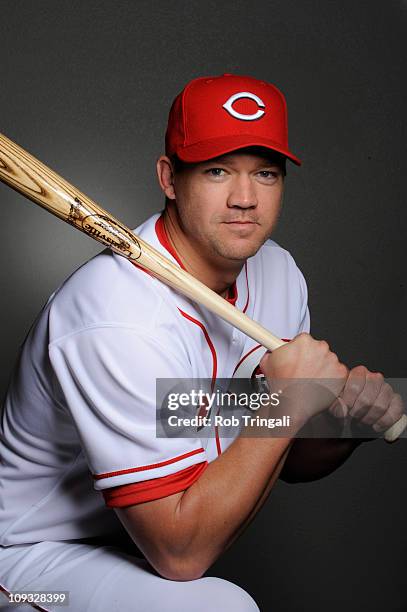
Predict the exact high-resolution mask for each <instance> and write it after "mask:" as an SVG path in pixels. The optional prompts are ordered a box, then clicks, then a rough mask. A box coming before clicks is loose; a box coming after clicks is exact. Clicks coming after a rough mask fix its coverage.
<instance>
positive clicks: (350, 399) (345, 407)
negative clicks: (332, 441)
mask: <svg viewBox="0 0 407 612" xmlns="http://www.w3.org/2000/svg"><path fill="white" fill-rule="evenodd" d="M329 412H330V413H331V414H332V415H333V416H335V417H337V418H344V417H346V416H347V415H350V416H351V417H352V418H353V419H356V420H357V421H360V422H361V423H363V424H365V425H370V426H371V427H372V428H373V429H374V431H376V432H381V431H386V430H387V429H388V428H389V427H391V426H392V425H393V423H395V422H396V421H398V420H399V418H400V417H401V415H402V414H403V413H404V407H403V401H402V399H401V396H400V395H399V394H398V393H395V392H394V391H393V389H392V387H391V386H390V385H389V383H387V382H386V381H385V380H384V376H383V374H381V373H380V372H370V371H369V370H368V369H367V368H366V367H365V366H362V365H360V366H356V367H355V368H353V369H352V370H350V371H349V374H348V378H347V381H346V383H345V386H344V388H343V389H342V392H341V394H340V395H339V397H338V399H337V400H336V401H335V402H334V403H333V404H332V406H331V407H330V408H329Z"/></svg>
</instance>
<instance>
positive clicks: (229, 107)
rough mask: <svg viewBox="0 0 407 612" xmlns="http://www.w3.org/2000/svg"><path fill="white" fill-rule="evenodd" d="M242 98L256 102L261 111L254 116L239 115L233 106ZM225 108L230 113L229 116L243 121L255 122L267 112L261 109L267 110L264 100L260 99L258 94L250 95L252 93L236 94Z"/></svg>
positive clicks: (224, 105) (240, 92)
mask: <svg viewBox="0 0 407 612" xmlns="http://www.w3.org/2000/svg"><path fill="white" fill-rule="evenodd" d="M241 98H249V99H250V100H254V102H256V103H257V106H258V107H259V109H258V110H257V111H256V112H255V113H253V114H252V115H243V114H242V113H238V112H237V111H235V109H234V108H233V104H234V103H235V102H236V100H240V99H241ZM223 108H224V109H225V110H226V111H227V112H228V113H229V115H232V117H235V119H241V120H242V121H255V120H256V119H260V117H262V116H263V115H264V113H265V111H264V110H261V109H263V108H266V105H265V104H264V102H263V100H262V99H261V98H259V96H256V94H254V93H250V91H239V93H235V94H233V96H230V98H229V100H227V102H225V104H223Z"/></svg>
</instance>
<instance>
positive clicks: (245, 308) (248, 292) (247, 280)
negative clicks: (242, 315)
mask: <svg viewBox="0 0 407 612" xmlns="http://www.w3.org/2000/svg"><path fill="white" fill-rule="evenodd" d="M244 271H245V273H246V287H247V298H246V304H245V307H244V308H243V312H246V310H247V307H248V305H249V297H250V291H249V278H248V275H247V261H245V262H244Z"/></svg>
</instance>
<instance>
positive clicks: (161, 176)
mask: <svg viewBox="0 0 407 612" xmlns="http://www.w3.org/2000/svg"><path fill="white" fill-rule="evenodd" d="M157 177H158V182H159V183H160V187H161V189H162V190H163V192H164V193H165V195H166V197H167V198H168V199H169V200H175V190H174V167H173V165H172V162H171V160H170V158H169V157H167V155H161V157H159V158H158V160H157Z"/></svg>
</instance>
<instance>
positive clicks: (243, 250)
mask: <svg viewBox="0 0 407 612" xmlns="http://www.w3.org/2000/svg"><path fill="white" fill-rule="evenodd" d="M261 246H262V245H261V244H256V245H254V244H250V245H249V244H245V245H244V246H243V245H233V246H230V247H226V245H222V248H221V249H219V251H218V254H219V255H221V257H223V258H224V259H228V260H229V261H240V262H245V261H246V259H249V257H253V255H256V253H257V251H258V250H259V249H260V247H261Z"/></svg>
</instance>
